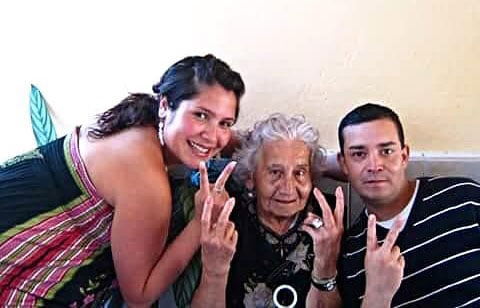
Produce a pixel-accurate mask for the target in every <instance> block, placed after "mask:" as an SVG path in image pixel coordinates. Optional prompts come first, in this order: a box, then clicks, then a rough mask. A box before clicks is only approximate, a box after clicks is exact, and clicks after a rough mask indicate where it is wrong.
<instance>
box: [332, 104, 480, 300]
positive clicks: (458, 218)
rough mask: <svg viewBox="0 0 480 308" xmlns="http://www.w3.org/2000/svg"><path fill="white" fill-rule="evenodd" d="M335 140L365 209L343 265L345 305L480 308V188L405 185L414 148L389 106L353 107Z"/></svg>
mask: <svg viewBox="0 0 480 308" xmlns="http://www.w3.org/2000/svg"><path fill="white" fill-rule="evenodd" d="M338 136H339V141H340V148H341V152H340V153H339V156H338V159H339V163H340V165H341V167H342V169H343V171H344V172H345V173H346V174H347V176H348V178H349V181H350V182H351V185H352V187H353V188H354V189H355V190H356V192H357V193H358V194H359V195H360V197H361V198H362V200H363V202H364V204H365V213H362V214H361V215H360V217H359V218H358V219H357V220H356V222H355V223H354V225H353V226H352V227H351V228H350V230H348V232H346V234H345V238H344V243H343V248H342V255H341V256H340V260H339V264H340V266H339V277H338V280H339V287H340V292H341V295H342V300H343V304H344V306H345V307H358V306H360V305H362V306H364V307H390V306H391V307H480V227H479V219H480V185H479V184H478V183H476V182H475V181H473V180H471V179H467V178H458V177H434V178H420V179H416V180H409V179H407V176H406V173H405V171H406V168H407V164H408V159H409V148H408V146H407V145H406V144H405V141H404V133H403V128H402V124H401V122H400V120H399V117H398V115H397V114H396V113H395V112H394V111H392V110H391V109H389V108H387V107H384V106H381V105H376V104H365V105H362V106H360V107H357V108H355V109H354V110H352V111H351V112H350V113H348V114H347V115H346V116H345V117H344V118H343V119H342V121H341V122H340V125H339V128H338ZM389 230H390V231H389ZM387 234H388V235H387ZM397 236H398V237H397ZM365 290H368V291H367V292H365ZM370 291H372V293H370ZM365 293H368V294H365ZM367 301H368V302H367Z"/></svg>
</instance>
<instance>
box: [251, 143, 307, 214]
mask: <svg viewBox="0 0 480 308" xmlns="http://www.w3.org/2000/svg"><path fill="white" fill-rule="evenodd" d="M259 154H260V155H259V158H258V164H257V168H256V169H255V172H254V174H253V179H252V180H253V181H249V183H248V185H251V184H252V182H253V185H255V190H256V192H257V211H258V212H257V213H258V215H259V216H260V217H261V218H262V219H263V220H264V221H270V220H272V219H274V220H278V219H280V220H281V219H289V218H293V217H295V214H297V213H298V212H299V211H301V210H303V208H304V207H305V205H306V204H307V200H308V196H309V194H310V191H311V190H312V178H311V176H310V150H309V149H308V147H307V146H306V145H305V143H304V142H302V141H298V140H281V141H272V142H267V143H265V144H264V145H263V146H262V148H261V150H260V153H259Z"/></svg>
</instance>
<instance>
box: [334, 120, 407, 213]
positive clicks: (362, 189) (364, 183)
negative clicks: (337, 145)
mask: <svg viewBox="0 0 480 308" xmlns="http://www.w3.org/2000/svg"><path fill="white" fill-rule="evenodd" d="M343 137H344V140H345V143H344V148H343V149H344V154H343V155H339V162H340V165H341V167H342V169H343V171H344V172H345V174H347V176H348V179H349V181H350V182H351V184H352V186H353V188H354V189H355V190H356V191H357V193H358V194H359V195H360V197H361V198H362V199H363V200H364V202H366V203H367V204H370V205H383V204H389V203H392V202H394V201H395V200H398V199H399V198H400V197H401V193H402V192H403V191H404V190H403V188H404V186H405V184H406V183H407V179H406V175H405V169H406V167H407V163H408V157H409V150H408V147H407V146H404V148H403V149H402V148H401V145H400V140H399V137H398V132H397V128H396V126H395V124H394V123H393V122H392V121H391V120H390V119H380V120H374V121H371V122H365V123H361V124H356V125H349V126H346V127H345V128H344V129H343Z"/></svg>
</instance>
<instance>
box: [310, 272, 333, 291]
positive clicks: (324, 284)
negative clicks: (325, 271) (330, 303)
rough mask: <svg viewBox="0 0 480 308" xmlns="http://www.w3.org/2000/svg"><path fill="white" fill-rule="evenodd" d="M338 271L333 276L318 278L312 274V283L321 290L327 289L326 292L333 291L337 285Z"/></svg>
mask: <svg viewBox="0 0 480 308" xmlns="http://www.w3.org/2000/svg"><path fill="white" fill-rule="evenodd" d="M336 278H337V273H335V275H334V276H333V277H331V278H323V279H322V278H318V277H315V275H313V272H312V276H311V282H312V285H313V286H314V287H315V288H317V289H319V290H320V291H326V292H331V291H333V290H335V287H336V286H337V279H336Z"/></svg>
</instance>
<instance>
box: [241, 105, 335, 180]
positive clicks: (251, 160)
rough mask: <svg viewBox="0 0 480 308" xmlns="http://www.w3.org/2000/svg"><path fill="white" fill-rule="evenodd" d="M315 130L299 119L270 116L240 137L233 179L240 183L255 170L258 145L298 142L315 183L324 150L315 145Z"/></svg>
mask: <svg viewBox="0 0 480 308" xmlns="http://www.w3.org/2000/svg"><path fill="white" fill-rule="evenodd" d="M318 138H319V133H318V130H317V129H316V128H315V127H313V126H312V125H311V124H310V123H308V122H307V121H306V120H305V117H304V116H303V115H294V116H287V115H284V114H281V113H274V114H272V115H270V116H269V117H268V118H267V119H265V120H261V121H258V122H256V123H255V125H254V127H253V129H251V130H247V131H244V132H241V133H240V148H239V149H238V150H237V151H236V152H235V153H234V155H233V159H234V160H237V161H238V163H237V166H236V168H235V174H234V176H235V177H236V178H237V179H238V180H239V181H240V182H244V181H245V180H247V179H248V178H249V177H250V176H251V174H253V172H254V171H255V169H256V167H257V162H258V157H259V155H258V154H259V153H260V151H261V149H262V145H263V144H264V143H267V142H271V141H279V140H299V141H303V142H305V145H306V146H307V148H308V149H309V150H310V153H311V155H310V167H311V168H310V170H311V175H312V180H313V182H315V181H316V180H317V178H318V177H319V176H320V175H321V173H322V163H323V160H324V157H325V149H324V148H323V147H322V146H320V145H319V144H318Z"/></svg>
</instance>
